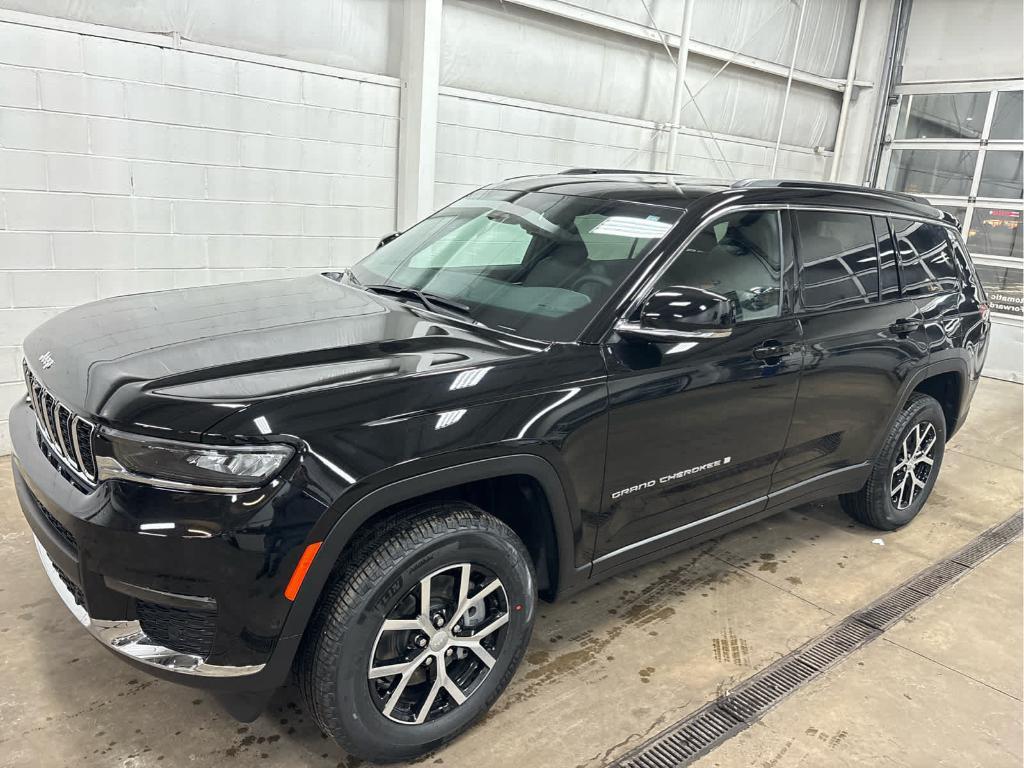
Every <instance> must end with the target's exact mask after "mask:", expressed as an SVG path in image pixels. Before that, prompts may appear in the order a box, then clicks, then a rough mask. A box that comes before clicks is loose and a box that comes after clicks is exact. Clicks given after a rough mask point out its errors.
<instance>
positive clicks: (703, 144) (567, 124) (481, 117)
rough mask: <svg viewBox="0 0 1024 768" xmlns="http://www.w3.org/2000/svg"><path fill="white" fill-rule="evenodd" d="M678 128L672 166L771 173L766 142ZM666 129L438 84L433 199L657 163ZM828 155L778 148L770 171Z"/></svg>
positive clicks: (817, 173) (805, 171)
mask: <svg viewBox="0 0 1024 768" xmlns="http://www.w3.org/2000/svg"><path fill="white" fill-rule="evenodd" d="M717 138H718V144H717V145H716V144H715V142H714V141H712V140H711V138H709V137H708V136H706V135H704V134H701V133H700V132H698V131H693V130H685V131H683V132H682V133H681V135H680V137H679V142H678V145H677V161H678V162H677V164H676V166H675V167H677V168H678V169H679V170H680V171H682V172H684V173H686V174H687V175H690V176H700V177H704V178H717V179H725V178H763V177H767V176H770V175H771V163H772V156H773V154H774V144H773V143H769V142H766V141H758V140H755V139H743V138H739V137H734V136H718V137H717ZM666 142H667V134H666V133H665V132H664V131H659V130H658V129H657V126H656V125H655V124H654V123H652V122H649V121H643V120H632V119H629V118H623V117H617V116H615V115H605V114H600V113H594V112H584V111H582V110H576V109H570V108H564V107H556V106H552V105H547V104H540V103H536V102H526V101H521V100H518V99H510V98H507V97H496V96H489V95H487V94H480V93H475V92H471V91H463V90H459V89H455V88H442V89H441V97H440V101H439V104H438V133H437V167H436V177H437V178H436V184H435V192H434V203H435V205H437V206H441V205H445V204H447V203H449V202H451V201H452V200H455V199H457V198H459V197H461V196H462V195H465V194H466V193H468V192H471V191H472V190H474V189H475V188H477V187H479V186H481V185H483V184H490V183H492V182H494V181H495V180H498V179H505V178H509V177H512V176H525V175H528V174H534V173H549V172H557V171H560V170H563V169H565V168H567V167H569V168H571V167H592V168H637V169H643V170H651V169H659V168H662V167H663V163H664V157H665V152H666V149H667V148H666ZM830 157H831V153H828V154H827V155H826V154H818V153H816V152H814V150H812V149H809V148H802V147H788V146H783V148H782V149H781V150H780V152H779V167H778V175H779V176H782V177H787V178H798V179H799V178H806V179H821V178H823V177H824V176H825V175H826V173H827V170H828V161H829V158H830Z"/></svg>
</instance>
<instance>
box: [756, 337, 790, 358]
mask: <svg viewBox="0 0 1024 768" xmlns="http://www.w3.org/2000/svg"><path fill="white" fill-rule="evenodd" d="M792 351H793V347H792V346H791V345H789V344H780V343H779V342H777V341H766V342H764V343H763V344H761V345H760V346H758V347H754V351H753V352H751V353H750V354H751V355H753V356H754V359H756V360H772V359H774V358H778V357H785V356H786V355H788V354H789V353H790V352H792Z"/></svg>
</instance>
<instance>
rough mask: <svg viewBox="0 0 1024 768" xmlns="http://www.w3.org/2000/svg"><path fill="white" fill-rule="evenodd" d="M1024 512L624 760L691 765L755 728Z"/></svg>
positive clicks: (997, 540) (1006, 533)
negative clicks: (761, 720)
mask: <svg viewBox="0 0 1024 768" xmlns="http://www.w3.org/2000/svg"><path fill="white" fill-rule="evenodd" d="M1022 520H1024V518H1022V517H1021V514H1020V513H1019V512H1018V513H1017V514H1016V515H1014V516H1013V517H1011V518H1010V519H1008V520H1006V521H1004V522H1002V523H1000V524H999V525H997V526H995V527H993V528H990V529H989V530H988V531H986V532H985V533H983V534H981V535H980V536H978V537H977V538H976V539H975V540H974V541H972V542H971V543H970V544H968V545H967V546H966V547H964V548H963V549H961V550H960V551H959V552H957V553H956V554H955V555H953V556H951V557H949V558H947V559H946V560H943V561H941V562H939V563H936V564H935V565H933V566H931V567H930V568H927V569H926V570H924V571H922V572H921V573H919V574H917V575H916V576H915V577H914V578H912V579H910V580H909V581H907V582H905V583H904V584H902V585H901V586H899V587H897V588H896V589H894V590H893V591H892V592H890V593H889V594H887V595H885V596H884V597H882V598H881V599H879V600H877V601H875V602H874V603H872V604H871V605H869V606H868V607H867V608H865V609H864V610H863V611H859V612H858V613H855V614H853V615H852V616H848V617H847V618H846V619H844V620H843V621H841V622H840V623H839V624H837V625H836V626H834V627H833V628H832V629H830V630H828V631H827V632H826V633H825V634H823V635H821V636H819V637H817V638H815V639H813V640H811V641H810V642H809V643H807V644H806V645H804V646H802V647H801V648H798V649H797V650H795V651H793V652H792V653H790V654H787V655H786V656H783V657H782V658H781V659H779V660H778V661H776V662H775V663H774V664H772V665H771V666H769V667H767V668H765V669H763V670H761V671H760V672H758V673H757V674H755V675H754V676H753V677H751V678H749V679H747V680H745V681H743V682H742V683H740V684H739V685H738V686H737V687H736V688H735V689H733V690H732V691H730V692H729V693H728V694H726V695H724V696H722V697H720V698H719V699H717V700H716V701H712V702H709V703H708V704H705V705H704V706H703V707H701V708H700V709H698V710H697V711H696V712H694V713H693V714H691V715H688V716H687V717H685V718H683V719H682V720H680V721H679V722H678V723H676V724H675V725H673V726H671V727H670V728H668V729H667V730H665V731H663V732H662V733H660V734H658V735H657V736H655V737H654V738H653V739H651V740H650V741H648V742H646V743H644V744H641V745H640V746H639V747H637V748H636V749H634V750H633V751H632V752H630V753H629V754H627V755H626V756H625V757H623V758H621V759H620V760H619V761H618V762H617V763H615V765H616V766H618V768H683V767H684V766H687V765H689V764H690V763H692V762H693V761H694V760H696V759H697V758H699V757H701V756H702V755H705V754H707V753H708V752H710V751H711V750H712V749H714V748H715V747H716V746H718V745H719V744H721V743H722V742H723V741H726V740H727V739H730V738H732V737H733V736H734V735H736V734H737V733H739V732H740V731H742V730H743V729H745V728H747V727H748V726H749V725H751V724H753V723H754V722H756V721H757V720H758V718H760V717H761V716H763V715H764V714H765V713H766V712H767V711H768V710H770V709H771V708H772V707H774V706H775V705H776V704H778V703H779V702H780V701H782V699H784V698H785V697H786V696H788V695H789V694H791V693H793V692H794V691H796V690H797V689H799V688H800V687H801V686H803V685H805V684H806V683H807V682H808V681H810V680H812V679H814V678H815V677H817V676H819V675H821V674H822V673H823V672H825V671H826V670H827V669H828V668H829V667H832V666H833V665H835V664H838V663H839V662H840V661H842V660H843V659H845V658H846V657H848V656H849V655H850V654H851V653H853V652H854V651H855V650H857V649H858V648H860V647H861V646H862V645H865V644H866V643H869V642H871V641H872V640H874V639H875V638H876V637H878V636H879V635H881V634H882V633H883V632H884V631H885V630H886V629H888V628H889V627H891V626H892V625H893V624H894V623H895V622H897V621H898V620H900V619H901V618H903V617H904V616H906V614H907V613H908V612H909V611H911V610H913V609H914V608H916V607H917V606H918V605H919V604H921V603H922V602H924V601H925V600H927V599H928V598H929V597H931V596H932V595H934V594H935V593H936V592H938V591H939V590H940V589H942V588H943V587H945V586H947V585H948V584H950V583H952V582H953V581H955V580H956V579H958V578H960V576H962V575H963V574H965V573H967V572H968V571H969V570H971V568H973V567H974V566H975V565H977V564H978V563H980V562H981V561H982V560H984V559H985V558H986V557H988V556H989V555H991V554H992V553H993V552H995V551H997V550H999V549H1000V548H1002V547H1004V546H1006V545H1007V544H1008V543H1010V542H1011V541H1013V540H1014V539H1015V538H1017V537H1018V536H1020V535H1021V532H1022V528H1024V525H1022Z"/></svg>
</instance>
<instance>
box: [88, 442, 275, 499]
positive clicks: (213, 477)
mask: <svg viewBox="0 0 1024 768" xmlns="http://www.w3.org/2000/svg"><path fill="white" fill-rule="evenodd" d="M97 442H98V445H97V448H98V449H99V450H98V451H97V455H96V469H97V472H98V474H99V479H100V480H110V479H122V480H133V481H135V482H140V483H147V484H149V485H155V486H158V487H161V488H178V489H183V490H202V491H214V492H219V493H238V492H240V491H247V490H252V489H255V488H259V487H260V486H262V485H265V484H266V483H267V482H268V481H269V480H270V478H271V477H273V476H274V475H275V474H276V473H277V471H278V470H280V469H281V467H283V466H284V465H285V464H286V463H287V461H288V459H290V458H291V457H292V456H293V455H294V453H295V449H294V448H292V447H291V446H289V445H259V446H214V445H202V444H200V443H182V442H178V441H176V440H163V439H160V438H156V437H147V436H146V435H133V434H129V433H127V432H118V431H116V430H112V429H103V430H101V431H100V439H99V441H97Z"/></svg>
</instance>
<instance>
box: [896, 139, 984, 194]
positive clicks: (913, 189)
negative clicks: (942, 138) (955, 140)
mask: <svg viewBox="0 0 1024 768" xmlns="http://www.w3.org/2000/svg"><path fill="white" fill-rule="evenodd" d="M977 161H978V152H977V150H955V149H894V150H893V152H892V160H891V161H890V164H889V175H888V177H887V178H886V182H885V186H886V189H892V190H896V191H898V192H910V193H912V194H916V195H950V196H952V197H967V195H969V194H970V192H971V178H972V177H973V176H974V166H975V164H976V163H977Z"/></svg>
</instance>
